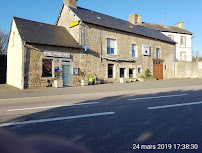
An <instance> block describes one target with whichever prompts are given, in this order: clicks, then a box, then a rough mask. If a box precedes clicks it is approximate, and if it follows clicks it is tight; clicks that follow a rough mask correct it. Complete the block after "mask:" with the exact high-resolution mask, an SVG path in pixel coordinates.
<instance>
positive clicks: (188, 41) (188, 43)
mask: <svg viewBox="0 0 202 153" xmlns="http://www.w3.org/2000/svg"><path fill="white" fill-rule="evenodd" d="M162 33H163V34H164V35H166V36H168V37H170V36H172V39H173V40H174V41H176V42H177V44H176V62H180V61H183V62H184V61H186V62H191V61H192V35H189V34H180V33H172V32H162ZM181 37H185V45H182V44H181Z"/></svg>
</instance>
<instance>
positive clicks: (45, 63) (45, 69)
mask: <svg viewBox="0 0 202 153" xmlns="http://www.w3.org/2000/svg"><path fill="white" fill-rule="evenodd" d="M52 62H53V60H52V59H42V77H52Z"/></svg>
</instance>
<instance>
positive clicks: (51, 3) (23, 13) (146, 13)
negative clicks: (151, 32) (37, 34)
mask: <svg viewBox="0 0 202 153" xmlns="http://www.w3.org/2000/svg"><path fill="white" fill-rule="evenodd" d="M62 3H63V0H1V3H0V6H1V7H0V8H1V9H0V29H2V30H5V31H6V32H9V31H10V26H11V21H12V17H13V16H16V17H20V18H25V19H30V20H34V21H39V22H44V23H49V24H55V22H56V19H57V16H58V14H59V12H60V9H61V6H62ZM77 5H78V6H80V7H83V8H87V9H90V10H93V11H96V12H100V13H103V14H107V15H110V16H114V17H116V18H120V19H123V20H128V16H129V15H130V14H132V13H137V14H139V15H142V21H143V22H149V23H157V24H162V23H163V24H165V25H174V24H176V23H178V22H181V21H184V28H185V29H186V30H188V31H190V32H192V33H194V36H195V37H194V39H193V51H194V52H196V51H199V53H200V55H201V56H202V30H201V25H202V18H201V17H202V1H201V0H168V1H167V0H166V1H163V0H78V2H77ZM162 16H163V19H162Z"/></svg>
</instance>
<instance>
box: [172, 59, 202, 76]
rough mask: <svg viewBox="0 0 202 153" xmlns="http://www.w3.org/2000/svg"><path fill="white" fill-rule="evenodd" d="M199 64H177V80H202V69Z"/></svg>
mask: <svg viewBox="0 0 202 153" xmlns="http://www.w3.org/2000/svg"><path fill="white" fill-rule="evenodd" d="M198 65H199V63H198V62H176V63H175V77H176V78H202V69H199V67H198Z"/></svg>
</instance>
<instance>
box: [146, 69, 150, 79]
mask: <svg viewBox="0 0 202 153" xmlns="http://www.w3.org/2000/svg"><path fill="white" fill-rule="evenodd" d="M149 76H151V75H150V71H149V69H147V70H146V71H145V77H146V78H148V77H149Z"/></svg>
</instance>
